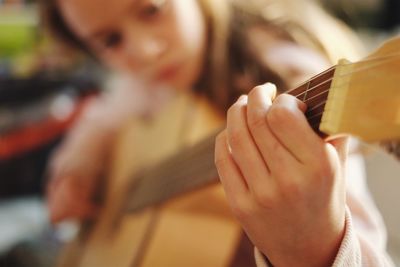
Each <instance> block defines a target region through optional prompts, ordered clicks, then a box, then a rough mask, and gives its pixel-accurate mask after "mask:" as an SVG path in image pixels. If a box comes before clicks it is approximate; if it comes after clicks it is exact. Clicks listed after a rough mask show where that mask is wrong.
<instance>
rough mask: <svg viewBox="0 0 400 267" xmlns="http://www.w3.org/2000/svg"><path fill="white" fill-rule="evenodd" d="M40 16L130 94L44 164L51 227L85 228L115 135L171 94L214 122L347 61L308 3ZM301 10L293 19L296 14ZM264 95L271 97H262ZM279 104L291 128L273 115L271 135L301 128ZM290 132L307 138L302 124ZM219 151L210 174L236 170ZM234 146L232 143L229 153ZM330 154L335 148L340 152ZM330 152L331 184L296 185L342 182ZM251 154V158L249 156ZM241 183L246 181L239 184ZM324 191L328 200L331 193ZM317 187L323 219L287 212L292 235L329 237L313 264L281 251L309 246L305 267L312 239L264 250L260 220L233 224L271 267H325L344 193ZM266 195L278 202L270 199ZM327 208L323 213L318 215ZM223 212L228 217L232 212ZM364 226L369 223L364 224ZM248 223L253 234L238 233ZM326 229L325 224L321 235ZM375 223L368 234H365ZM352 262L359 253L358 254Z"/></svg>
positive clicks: (143, 4) (51, 0)
mask: <svg viewBox="0 0 400 267" xmlns="http://www.w3.org/2000/svg"><path fill="white" fill-rule="evenodd" d="M42 6H43V11H44V13H43V14H44V15H45V18H46V21H47V22H48V25H49V26H50V27H51V29H53V32H54V33H55V34H57V36H58V37H60V38H61V40H63V41H64V42H67V43H68V44H71V45H73V46H75V47H79V48H81V49H83V50H85V51H86V52H88V53H89V54H91V55H92V56H94V57H95V58H96V59H98V60H99V61H100V62H102V63H103V64H104V65H106V66H108V67H109V68H110V69H112V70H115V71H117V72H118V73H122V74H124V75H125V77H126V76H129V80H130V81H129V87H130V88H127V86H126V81H125V82H122V83H121V82H119V83H118V85H114V88H113V89H112V91H110V92H109V93H108V94H105V95H104V96H102V97H100V98H99V99H96V100H94V101H93V102H92V103H91V104H90V105H89V106H88V108H87V110H86V112H85V113H84V114H83V116H82V118H81V119H80V121H78V123H77V125H76V127H75V129H74V130H73V131H72V132H71V133H70V135H69V136H68V138H67V139H66V141H65V142H64V144H63V145H62V146H61V147H60V149H59V150H58V152H57V153H56V154H55V157H54V159H53V161H52V163H51V165H50V174H51V176H52V179H51V181H50V183H49V186H48V199H49V209H50V215H51V220H52V221H53V222H57V221H60V220H63V219H66V218H71V217H74V218H80V219H84V218H88V217H92V216H95V215H96V214H97V209H98V207H97V206H96V205H95V204H94V203H93V202H92V201H91V200H92V199H93V195H94V194H95V191H96V190H95V188H96V184H97V183H98V182H99V176H100V175H101V173H103V172H104V168H107V160H108V158H107V155H108V154H109V150H110V147H111V146H112V141H113V138H114V136H115V133H116V132H117V130H118V129H119V128H121V127H122V125H123V124H124V122H125V121H126V119H127V118H130V117H144V118H151V117H153V116H157V113H158V110H159V109H160V107H162V106H165V105H167V104H168V103H169V102H171V101H172V99H173V98H174V97H175V96H176V94H175V92H176V91H179V92H181V93H182V92H183V93H184V94H189V95H196V96H202V97H206V98H207V99H208V102H209V103H210V104H212V106H213V107H214V109H215V110H217V111H219V112H221V114H223V112H225V111H226V110H227V108H228V107H229V106H230V105H231V104H232V102H233V101H234V99H236V98H237V97H238V96H239V95H241V94H243V93H246V92H248V90H249V89H251V88H252V87H253V86H255V85H257V84H260V83H263V82H265V81H269V82H273V83H274V84H276V85H277V87H278V88H279V90H280V92H283V91H285V90H286V89H288V88H291V87H293V86H295V85H296V84H297V83H298V82H300V81H302V80H304V79H306V78H309V77H310V76H311V75H313V74H316V73H317V72H319V71H321V70H323V69H325V68H327V67H328V66H329V65H330V62H332V61H333V62H336V60H337V58H338V57H343V56H344V57H347V58H350V59H351V57H349V56H348V55H344V53H342V52H343V51H349V52H350V53H352V52H354V51H351V48H352V47H353V46H352V45H350V43H351V41H350V39H351V37H350V36H351V35H350V34H349V33H348V32H346V29H345V28H344V27H343V26H341V25H340V24H338V22H336V21H334V20H333V19H332V18H330V17H328V16H327V15H326V14H325V13H323V12H322V11H321V10H320V9H319V8H318V7H317V6H316V5H314V4H313V3H312V2H311V1H307V0H304V1H300V0H295V1H294V0H293V1H288V0H285V1H283V0H281V1H272V0H271V1H270V0H264V1H261V0H260V1H257V0H252V1H249V0H246V1H244V0H243V1H240V0H237V1H233V0H218V1H215V0H116V1H107V0H100V1H99V0H43V5H42ZM300 10H301V11H302V12H300V13H299V11H300ZM306 18H307V19H306ZM331 36H332V37H331ZM339 44H340V45H339ZM341 47H342V48H343V49H340V48H341ZM355 51H356V50H355ZM121 84H122V85H121ZM257 92H258V90H257ZM262 94H264V93H261V92H258V93H253V96H250V98H249V108H248V111H247V112H248V113H249V112H250V111H251V110H253V109H254V110H261V111H266V110H267V109H268V105H270V104H271V103H270V102H268V99H271V97H270V98H268V97H263V96H262ZM266 94H267V95H271V93H270V92H267V93H266ZM283 98H284V100H281V101H278V99H279V98H277V100H276V101H275V102H279V103H281V104H280V105H282V106H284V107H285V106H290V107H291V108H290V109H291V110H296V116H292V115H291V113H289V112H286V113H288V118H282V117H283V116H282V115H280V116H276V118H279V119H282V120H280V121H281V123H282V125H283V123H284V122H287V121H288V120H290V119H294V118H293V117H295V118H296V119H299V122H298V124H301V123H303V120H302V117H301V114H299V112H298V111H297V110H298V109H299V110H304V106H303V105H302V104H300V103H296V105H297V106H294V104H293V103H292V102H293V100H287V97H283ZM251 99H254V100H251ZM250 100H251V101H250ZM246 101H247V100H246V99H245V98H243V97H242V98H241V100H240V101H239V102H238V103H237V104H235V105H236V106H234V108H232V109H231V110H232V111H231V112H230V113H233V115H229V116H228V131H227V132H228V136H229V132H230V127H232V125H233V124H235V123H236V121H240V122H241V123H240V124H238V126H242V128H241V129H242V130H243V128H245V122H244V121H243V114H244V112H243V110H245V106H246ZM252 102H254V103H258V104H256V107H254V108H253V106H254V105H250V103H252ZM264 102H266V103H264ZM288 102H289V104H288ZM292 106H294V107H292ZM236 107H240V108H236ZM235 110H236V112H234V111H235ZM239 110H240V111H239ZM284 110H285V109H284ZM293 112H294V111H293ZM286 113H282V114H286ZM281 123H277V125H281ZM294 126H296V127H300V126H301V127H303V128H306V127H305V126H304V125H303V124H301V125H300V126H298V125H297V124H294ZM277 127H278V126H277ZM301 127H300V128H301ZM303 128H301V129H303ZM295 130H296V131H297V128H295ZM303 130H304V129H303ZM304 131H305V132H304V135H305V136H310V137H309V138H310V142H311V141H315V140H318V142H319V143H318V144H319V146H320V147H324V146H325V145H326V144H325V142H323V141H322V140H320V139H317V137H315V136H314V135H313V134H312V133H310V132H309V131H307V129H306V130H304ZM223 136H225V135H223ZM234 139H235V138H234ZM220 140H222V141H219V142H218V146H219V147H222V148H220V149H218V148H217V155H218V158H219V159H218V160H217V162H219V163H218V165H219V168H220V171H221V162H228V160H227V159H228V158H229V159H230V158H231V156H229V153H232V154H233V155H232V157H233V158H235V160H239V159H236V156H235V155H236V153H240V149H239V150H238V151H236V149H235V148H234V145H233V144H230V147H231V148H230V149H231V152H229V153H228V152H227V151H229V149H227V148H226V147H224V146H223V145H221V143H222V144H225V143H226V142H225V140H224V137H222V138H220ZM271 140H273V139H271ZM241 142H242V141H239V140H238V144H239V147H241V146H240V143H241ZM336 142H337V143H341V141H340V140H338V141H336ZM234 143H235V142H234ZM247 145H248V144H246V146H247ZM252 145H253V146H254V144H252ZM242 148H243V147H242ZM83 149H85V150H83ZM304 149H305V150H306V151H307V149H308V147H307V146H305V147H304ZM337 149H338V151H336V150H335V149H333V148H332V149H331V148H330V149H328V152H329V153H328V152H326V153H325V154H324V153H320V154H318V155H319V156H321V157H322V158H321V160H322V161H323V162H327V163H326V166H327V167H326V168H327V169H328V170H330V171H331V172H328V171H327V172H326V173H322V172H320V170H321V167H320V166H315V165H310V166H308V168H307V169H305V170H303V171H302V172H299V173H304V176H307V174H308V175H311V174H313V175H314V176H315V177H316V178H315V179H317V178H318V174H319V175H327V174H330V175H331V176H330V178H331V179H330V180H335V181H336V180H340V179H339V178H337V177H339V176H340V175H339V174H340V173H341V172H342V165H341V164H339V162H340V160H339V159H337V160H336V161H335V160H330V159H331V158H334V159H335V157H337V158H339V155H340V156H343V157H344V155H345V154H346V153H345V151H343V149H342V147H341V146H339V145H338V146H337ZM256 150H257V149H256V148H253V151H256ZM261 152H263V150H262V148H260V153H261ZM220 153H222V156H220V155H219V154H220ZM290 155H291V154H290ZM290 155H289V156H290ZM287 156H288V155H284V156H282V157H287ZM300 156H301V157H302V156H303V155H302V154H301V155H300ZM300 156H299V157H300ZM343 157H341V158H340V159H343ZM289 163H290V161H289ZM289 163H288V166H290V169H291V170H292V171H293V173H297V169H298V168H300V166H298V165H292V164H289ZM237 164H238V165H240V166H242V165H241V164H240V163H237ZM256 164H257V165H262V164H261V163H256ZM223 165H224V164H223ZM249 165H250V164H249V162H244V163H243V166H249ZM234 166H235V164H233V163H232V161H231V160H229V164H227V166H226V168H225V167H222V168H223V170H222V171H221V178H222V180H223V181H224V180H225V181H227V180H230V179H232V181H236V180H239V178H243V177H239V175H238V173H236V172H233V170H235V168H236V167H234ZM260 168H261V169H262V168H264V169H263V170H264V171H265V169H266V167H265V166H264V167H262V166H261V167H260ZM263 174H266V173H261V172H260V177H261V175H263ZM243 175H244V176H245V177H247V173H243ZM249 175H251V174H249ZM238 177H239V178H238ZM266 177H268V176H267V175H266ZM299 177H300V174H299ZM242 180H243V179H242ZM336 184H338V185H337V186H336ZM224 185H225V188H226V189H228V188H230V186H231V185H230V182H229V181H228V182H224ZM333 185H335V191H332V187H333ZM325 186H326V188H324V190H325V191H326V192H332V193H331V194H328V196H326V195H324V194H320V195H316V196H313V197H310V198H308V199H309V200H310V202H311V200H312V203H320V202H321V203H335V204H337V205H332V207H330V206H329V205H327V204H326V205H323V204H321V206H318V207H316V208H315V209H312V210H309V209H308V207H307V205H306V204H309V203H308V202H307V203H305V204H304V205H303V206H300V207H299V208H298V209H296V214H300V215H302V214H307V215H308V217H307V216H306V215H304V216H303V217H304V220H301V221H300V222H298V224H300V223H301V225H304V227H305V228H306V229H309V230H311V229H318V230H319V231H318V232H317V233H319V234H320V236H321V234H324V233H329V235H328V236H326V240H325V241H326V242H325V243H324V246H323V253H322V254H321V255H320V257H315V259H314V258H311V259H309V258H308V257H307V258H306V257H304V256H303V255H305V254H304V251H305V248H304V247H301V246H297V244H298V243H300V242H291V241H292V240H290V239H291V238H295V239H296V238H302V239H304V240H308V237H310V238H311V237H312V238H313V239H312V241H313V243H312V244H313V247H310V251H309V253H308V255H313V256H314V255H315V254H316V253H314V249H315V248H316V246H315V238H314V235H315V233H312V232H311V231H304V232H300V231H299V232H298V233H299V234H298V235H296V233H297V231H296V232H295V231H293V234H294V235H290V236H289V235H287V236H285V235H284V236H283V237H282V240H279V238H273V239H271V241H270V242H267V240H268V238H265V235H268V234H270V233H269V232H268V231H266V232H265V233H264V232H263V230H264V228H263V227H264V226H265V225H263V224H262V223H263V222H264V219H265V218H264V217H262V216H263V213H262V212H264V210H262V209H260V210H259V211H260V212H258V210H257V212H256V214H259V215H260V216H261V217H257V218H254V219H253V217H252V214H250V213H249V217H245V216H243V217H242V216H239V218H243V220H242V222H243V223H244V226H245V229H246V231H247V233H248V235H249V236H250V238H252V240H253V242H254V243H255V244H256V245H257V246H258V247H259V248H260V250H261V251H262V252H263V253H264V254H265V255H266V256H267V257H270V258H271V263H272V264H276V265H278V266H279V265H281V264H282V265H291V264H292V263H296V262H297V263H302V262H301V260H304V259H309V260H310V264H309V265H308V266H311V263H312V264H314V263H315V264H320V265H321V266H322V265H326V264H331V263H332V262H333V261H334V260H335V256H336V253H337V251H338V248H339V246H340V244H341V241H342V237H343V236H344V228H345V224H344V221H345V219H344V215H343V210H344V205H345V204H344V202H343V201H344V200H343V198H344V193H343V183H340V182H337V183H333V182H332V183H331V184H330V185H325ZM275 189H276V190H278V188H277V187H276V188H275ZM310 189H312V187H311V186H310V187H309V188H307V190H305V192H306V193H307V194H311V193H312V192H311V191H308V190H310ZM270 190H273V189H270ZM306 193H305V194H306ZM233 194H236V192H230V191H229V190H227V196H228V200H230V202H231V203H232V202H234V200H232V199H234V198H233V197H232V195H233ZM341 201H342V202H341ZM267 204H268V205H269V203H267ZM347 204H349V203H347ZM261 206H262V205H261ZM327 206H329V207H330V208H331V209H328V210H326V211H325V209H324V208H325V207H327ZM233 207H234V210H237V209H236V208H235V205H233ZM262 207H263V206H262ZM279 207H281V206H279ZM285 208H287V209H285V210H286V211H289V210H290V209H291V207H290V206H288V205H287V206H286V207H285ZM252 211H253V210H252ZM254 211H255V210H254ZM322 211H323V212H322ZM324 212H325V213H324ZM314 215H315V216H322V217H323V215H329V216H330V217H329V219H330V220H317V221H316V222H315V225H310V224H309V220H307V219H308V218H310V217H312V216H314ZM357 215H358V214H357ZM357 215H354V216H357ZM281 217H283V218H281ZM266 218H267V219H269V217H266ZM378 218H379V217H378ZM363 219H367V218H363ZM368 219H371V220H372V221H374V218H368ZM279 220H280V221H279ZM247 221H250V222H253V221H254V222H255V223H254V224H251V225H250V226H248V227H247ZM326 222H328V223H329V224H328V225H325V223H326ZM368 222H370V220H369V221H368ZM292 223H293V221H292V220H289V219H287V220H285V217H284V215H282V216H280V217H277V219H276V222H275V224H272V223H271V224H270V225H266V226H267V227H275V228H274V231H275V232H276V233H280V232H282V233H284V234H289V233H288V232H285V229H288V228H291V224H292ZM374 223H375V221H374ZM374 223H373V224H371V225H372V226H374V227H375V226H376V225H375V224H374ZM301 225H300V226H301ZM349 225H350V223H348V224H346V226H347V228H349ZM317 226H318V227H317ZM350 228H351V227H350ZM295 229H297V228H295ZM374 229H375V228H374ZM258 231H260V232H258ZM259 234H260V235H259ZM290 234H292V233H290ZM345 236H346V235H345ZM324 238H325V237H324ZM277 240H278V241H280V242H277ZM271 242H277V243H276V245H277V248H280V249H277V251H278V252H276V251H275V250H274V249H271V246H273V243H272V245H271ZM349 242H350V244H351V245H352V244H359V243H358V242H359V240H358V239H357V238H354V239H351V240H350V241H349ZM292 243H293V245H292ZM368 244H369V243H368ZM286 247H287V248H288V249H290V252H291V253H292V254H291V255H292V257H291V258H290V259H288V261H285V259H282V253H281V252H282V251H284V250H285V249H286ZM358 248H359V247H358ZM362 248H363V246H362ZM344 250H345V251H344V252H343V250H340V251H341V252H340V255H339V257H337V258H338V259H339V261H341V260H343V261H344V262H348V261H350V262H351V263H350V265H353V263H357V262H358V260H359V258H357V257H353V256H354V254H351V253H348V255H347V254H346V249H344ZM360 251H361V249H359V250H357V252H360ZM360 253H361V252H360ZM357 255H361V254H357ZM362 255H363V256H364V255H365V254H362ZM366 257H367V256H366ZM289 260H290V261H289ZM336 262H337V260H336ZM246 264H248V263H246ZM259 264H262V263H259ZM295 265H296V264H295ZM306 265H307V263H306ZM292 266H293V265H292Z"/></svg>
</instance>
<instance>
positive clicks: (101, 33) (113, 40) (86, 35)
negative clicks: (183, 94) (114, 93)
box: [57, 0, 207, 88]
mask: <svg viewBox="0 0 400 267" xmlns="http://www.w3.org/2000/svg"><path fill="white" fill-rule="evenodd" d="M57 1H58V4H59V7H60V10H61V13H62V15H63V17H64V19H65V21H66V23H67V24H68V26H69V27H70V28H71V30H72V31H73V32H74V33H75V34H76V35H77V36H78V37H79V38H80V39H81V40H82V41H83V42H84V43H85V44H86V45H87V46H88V47H89V49H91V50H92V51H94V54H95V55H97V56H98V58H99V59H100V60H101V61H103V62H104V63H105V64H106V65H108V66H110V67H111V68H113V69H116V70H119V71H123V72H130V73H131V74H134V75H135V76H136V77H139V78H140V79H142V80H144V81H146V82H149V83H150V84H164V85H169V86H173V87H176V88H188V87H191V86H192V85H193V83H194V82H196V80H197V79H198V78H199V75H200V72H201V71H202V67H203V61H204V58H205V47H206V42H207V40H206V22H205V19H204V16H203V15H202V12H201V9H200V6H199V4H198V0H112V1H110V0H57Z"/></svg>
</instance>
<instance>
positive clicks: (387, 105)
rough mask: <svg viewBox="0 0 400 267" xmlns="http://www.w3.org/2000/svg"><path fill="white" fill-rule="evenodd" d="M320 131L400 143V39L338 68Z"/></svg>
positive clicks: (344, 61) (388, 42)
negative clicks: (398, 141)
mask: <svg viewBox="0 0 400 267" xmlns="http://www.w3.org/2000/svg"><path fill="white" fill-rule="evenodd" d="M320 130H321V131H323V132H325V133H328V134H338V133H349V134H353V135H355V136H358V137H360V138H361V139H363V140H365V141H370V142H372V141H382V140H400V37H398V38H394V39H392V40H389V41H387V42H386V43H385V44H383V45H382V46H381V47H380V48H379V49H377V50H376V51H375V52H373V53H371V54H370V55H369V56H368V57H366V58H365V59H363V60H361V61H359V62H355V63H351V62H349V61H346V60H341V61H340V62H339V64H338V66H337V67H336V70H335V74H334V76H333V80H332V84H331V88H330V90H329V95H328V99H327V103H326V105H325V110H324V114H323V116H322V121H321V124H320Z"/></svg>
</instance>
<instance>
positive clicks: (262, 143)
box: [247, 84, 296, 173]
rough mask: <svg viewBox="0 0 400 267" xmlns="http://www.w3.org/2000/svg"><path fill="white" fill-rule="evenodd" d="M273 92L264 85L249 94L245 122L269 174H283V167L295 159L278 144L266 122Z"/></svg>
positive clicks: (291, 163)
mask: <svg viewBox="0 0 400 267" xmlns="http://www.w3.org/2000/svg"><path fill="white" fill-rule="evenodd" d="M275 91H276V89H275V86H274V85H272V84H265V85H261V86H257V87H255V88H254V89H253V90H252V91H251V92H250V94H249V99H248V108H247V121H248V126H249V130H250V132H251V135H252V137H253V139H254V142H255V143H256V145H257V147H258V149H259V151H260V153H261V155H262V157H263V159H264V163H265V164H266V165H267V166H268V169H269V170H270V172H272V173H283V172H285V167H284V166H291V165H293V164H295V161H296V159H295V158H293V156H292V155H291V154H290V152H289V151H288V150H287V149H286V147H285V146H284V145H282V144H281V143H280V141H279V139H278V138H277V137H276V136H275V135H274V134H273V132H272V130H271V128H270V125H269V124H268V122H267V114H268V113H269V112H270V110H271V108H272V100H273V97H274V95H275Z"/></svg>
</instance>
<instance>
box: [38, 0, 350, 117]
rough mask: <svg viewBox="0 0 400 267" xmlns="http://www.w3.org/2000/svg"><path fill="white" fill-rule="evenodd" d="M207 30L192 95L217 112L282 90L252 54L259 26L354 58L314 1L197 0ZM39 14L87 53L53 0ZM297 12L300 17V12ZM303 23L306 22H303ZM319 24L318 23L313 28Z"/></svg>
mask: <svg viewBox="0 0 400 267" xmlns="http://www.w3.org/2000/svg"><path fill="white" fill-rule="evenodd" d="M198 1H199V4H200V6H201V8H202V10H203V14H204V16H205V17H206V21H207V27H208V34H209V36H208V53H207V55H208V56H207V58H206V60H205V65H204V68H203V73H202V75H201V77H200V79H199V80H198V82H197V84H196V85H195V90H196V91H197V92H199V93H202V94H205V95H206V96H207V97H208V98H209V99H210V101H211V102H212V103H213V104H214V105H215V106H216V107H217V108H218V109H219V110H221V111H225V110H226V109H227V107H228V106H229V105H230V104H231V103H232V102H233V101H234V99H236V98H237V96H238V95H240V94H243V93H246V91H248V90H249V89H251V87H253V86H255V85H257V84H260V83H264V82H266V81H269V82H273V83H275V84H276V85H277V87H278V88H280V89H281V91H284V90H286V89H288V83H287V81H286V80H285V78H284V77H281V76H280V75H279V74H278V73H277V72H276V71H275V69H274V66H268V65H266V64H265V62H263V61H262V59H261V57H260V55H258V54H255V53H254V51H253V50H252V49H251V46H252V45H253V44H252V42H251V40H250V38H249V36H248V32H247V31H248V29H249V28H250V27H251V26H254V25H257V26H261V27H262V28H263V29H265V30H266V31H268V32H269V33H273V35H274V36H276V37H277V38H280V39H283V40H287V41H289V42H293V43H297V44H299V45H302V46H306V47H310V48H312V49H314V50H317V51H320V52H321V54H323V55H325V56H326V57H327V59H328V60H330V61H331V62H332V63H335V62H336V61H337V60H338V59H339V58H341V57H347V58H349V57H350V59H352V58H353V55H354V54H356V53H357V50H356V49H354V47H355V46H354V43H357V41H356V40H355V38H354V36H353V35H352V33H351V32H350V31H349V30H348V29H347V28H346V27H345V26H344V25H343V24H341V23H340V22H338V21H336V20H335V19H333V18H332V17H330V16H329V15H328V14H326V13H325V12H324V11H323V10H322V9H321V8H320V7H319V6H318V5H317V4H316V3H314V2H313V1H312V0H198ZM41 2H42V5H41V6H42V9H41V11H42V15H43V18H44V21H45V23H46V24H47V25H48V26H49V29H50V30H51V32H52V33H53V34H54V35H55V36H56V37H58V39H59V40H61V41H63V42H64V43H67V44H69V45H72V46H75V47H78V48H81V49H83V50H85V51H86V52H88V53H89V54H91V52H90V51H89V49H87V47H86V46H85V45H84V44H83V43H82V42H81V41H80V40H79V39H78V38H77V37H76V35H74V34H73V33H72V32H71V31H70V29H69V28H68V26H67V25H66V23H65V21H64V20H63V19H62V16H61V14H60V11H59V9H58V7H57V3H56V0H41ZM299 10H301V12H299ZM305 18H307V19H305ZM316 21H317V23H316Z"/></svg>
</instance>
